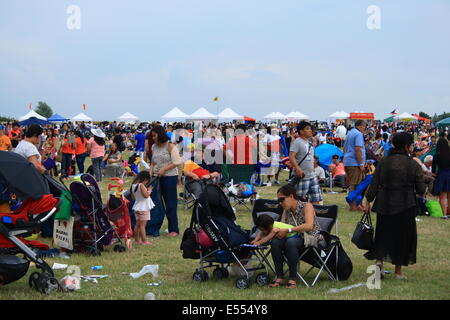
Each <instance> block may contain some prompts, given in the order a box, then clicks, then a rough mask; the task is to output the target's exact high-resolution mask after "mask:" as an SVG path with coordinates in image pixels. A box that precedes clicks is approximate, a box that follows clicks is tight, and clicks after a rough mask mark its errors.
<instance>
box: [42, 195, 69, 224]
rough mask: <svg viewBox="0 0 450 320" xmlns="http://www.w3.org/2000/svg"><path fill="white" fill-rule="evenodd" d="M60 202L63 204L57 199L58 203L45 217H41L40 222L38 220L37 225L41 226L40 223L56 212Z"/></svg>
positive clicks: (61, 200)
mask: <svg viewBox="0 0 450 320" xmlns="http://www.w3.org/2000/svg"><path fill="white" fill-rule="evenodd" d="M62 202H63V199H59V201H58V203H57V204H56V205H55V206H54V207H53V209H52V210H50V212H49V213H48V214H47V215H46V216H45V217H43V218H42V219H41V220H39V222H38V223H39V224H41V223H43V222H45V221H47V220H48V219H49V218H50V217H51V216H52V215H53V214H54V213H55V212H56V211H58V209H59V207H60V206H61V204H62Z"/></svg>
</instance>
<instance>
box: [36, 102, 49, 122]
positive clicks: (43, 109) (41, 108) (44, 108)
mask: <svg viewBox="0 0 450 320" xmlns="http://www.w3.org/2000/svg"><path fill="white" fill-rule="evenodd" d="M34 111H36V112H37V113H39V114H40V115H41V116H43V117H45V118H50V117H51V116H52V115H53V110H52V108H50V106H49V105H48V104H47V103H45V102H43V101H39V102H38V105H37V107H36V109H34Z"/></svg>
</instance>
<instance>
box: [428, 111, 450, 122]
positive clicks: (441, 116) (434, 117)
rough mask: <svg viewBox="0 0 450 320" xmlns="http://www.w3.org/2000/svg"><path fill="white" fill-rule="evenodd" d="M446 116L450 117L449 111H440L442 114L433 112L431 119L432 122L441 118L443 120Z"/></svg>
mask: <svg viewBox="0 0 450 320" xmlns="http://www.w3.org/2000/svg"><path fill="white" fill-rule="evenodd" d="M448 117H450V112H442V114H440V115H437V114H436V113H435V114H434V116H433V118H432V121H433V122H438V121H441V120H443V119H445V118H448Z"/></svg>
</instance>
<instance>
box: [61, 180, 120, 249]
mask: <svg viewBox="0 0 450 320" xmlns="http://www.w3.org/2000/svg"><path fill="white" fill-rule="evenodd" d="M80 180H81V181H74V182H72V183H71V184H70V192H71V193H72V196H73V199H74V202H75V205H76V206H77V207H78V208H77V209H78V210H75V213H76V217H75V222H74V224H73V239H74V248H75V250H76V251H85V252H87V253H89V254H92V255H94V256H100V255H101V251H103V249H104V247H105V246H109V245H112V244H114V243H113V238H115V239H117V241H116V243H119V244H116V246H115V247H114V251H119V252H123V251H125V250H126V246H125V245H124V243H123V241H122V239H121V238H120V237H119V235H118V234H117V232H116V230H115V229H114V226H113V225H112V224H111V223H110V221H109V219H108V216H107V215H106V214H105V212H104V211H103V209H104V208H103V203H102V197H101V192H100V189H99V187H98V184H97V182H96V181H95V178H94V177H93V176H91V175H90V174H83V175H82V176H81V179H80Z"/></svg>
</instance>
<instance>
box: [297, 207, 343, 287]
mask: <svg viewBox="0 0 450 320" xmlns="http://www.w3.org/2000/svg"><path fill="white" fill-rule="evenodd" d="M314 209H315V211H316V217H317V222H318V223H319V225H320V229H321V230H322V231H321V234H322V235H323V236H324V238H325V244H324V245H323V246H320V245H319V246H318V247H307V248H305V249H304V250H303V251H302V252H301V253H300V257H299V261H304V262H306V263H308V264H310V265H311V268H309V270H308V271H307V272H306V273H305V274H304V275H303V276H302V275H301V274H300V272H298V276H299V277H300V279H302V280H304V277H306V276H307V275H308V274H309V273H310V272H311V271H312V270H313V269H314V268H319V272H318V273H317V275H316V277H315V278H314V280H313V281H312V283H311V285H308V286H311V287H313V286H314V285H315V284H316V282H317V280H318V279H319V276H320V274H321V273H322V272H323V271H324V270H325V272H326V274H327V275H328V277H329V278H330V279H331V280H333V281H337V280H339V277H338V274H337V266H338V264H339V261H338V259H339V249H340V248H341V242H340V240H339V238H338V236H337V234H338V221H337V219H338V206H337V205H331V206H319V205H314ZM333 226H336V235H332V234H331V230H332V229H333ZM332 259H335V260H334V261H333V260H332ZM333 269H334V270H333ZM304 282H305V281H304Z"/></svg>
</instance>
